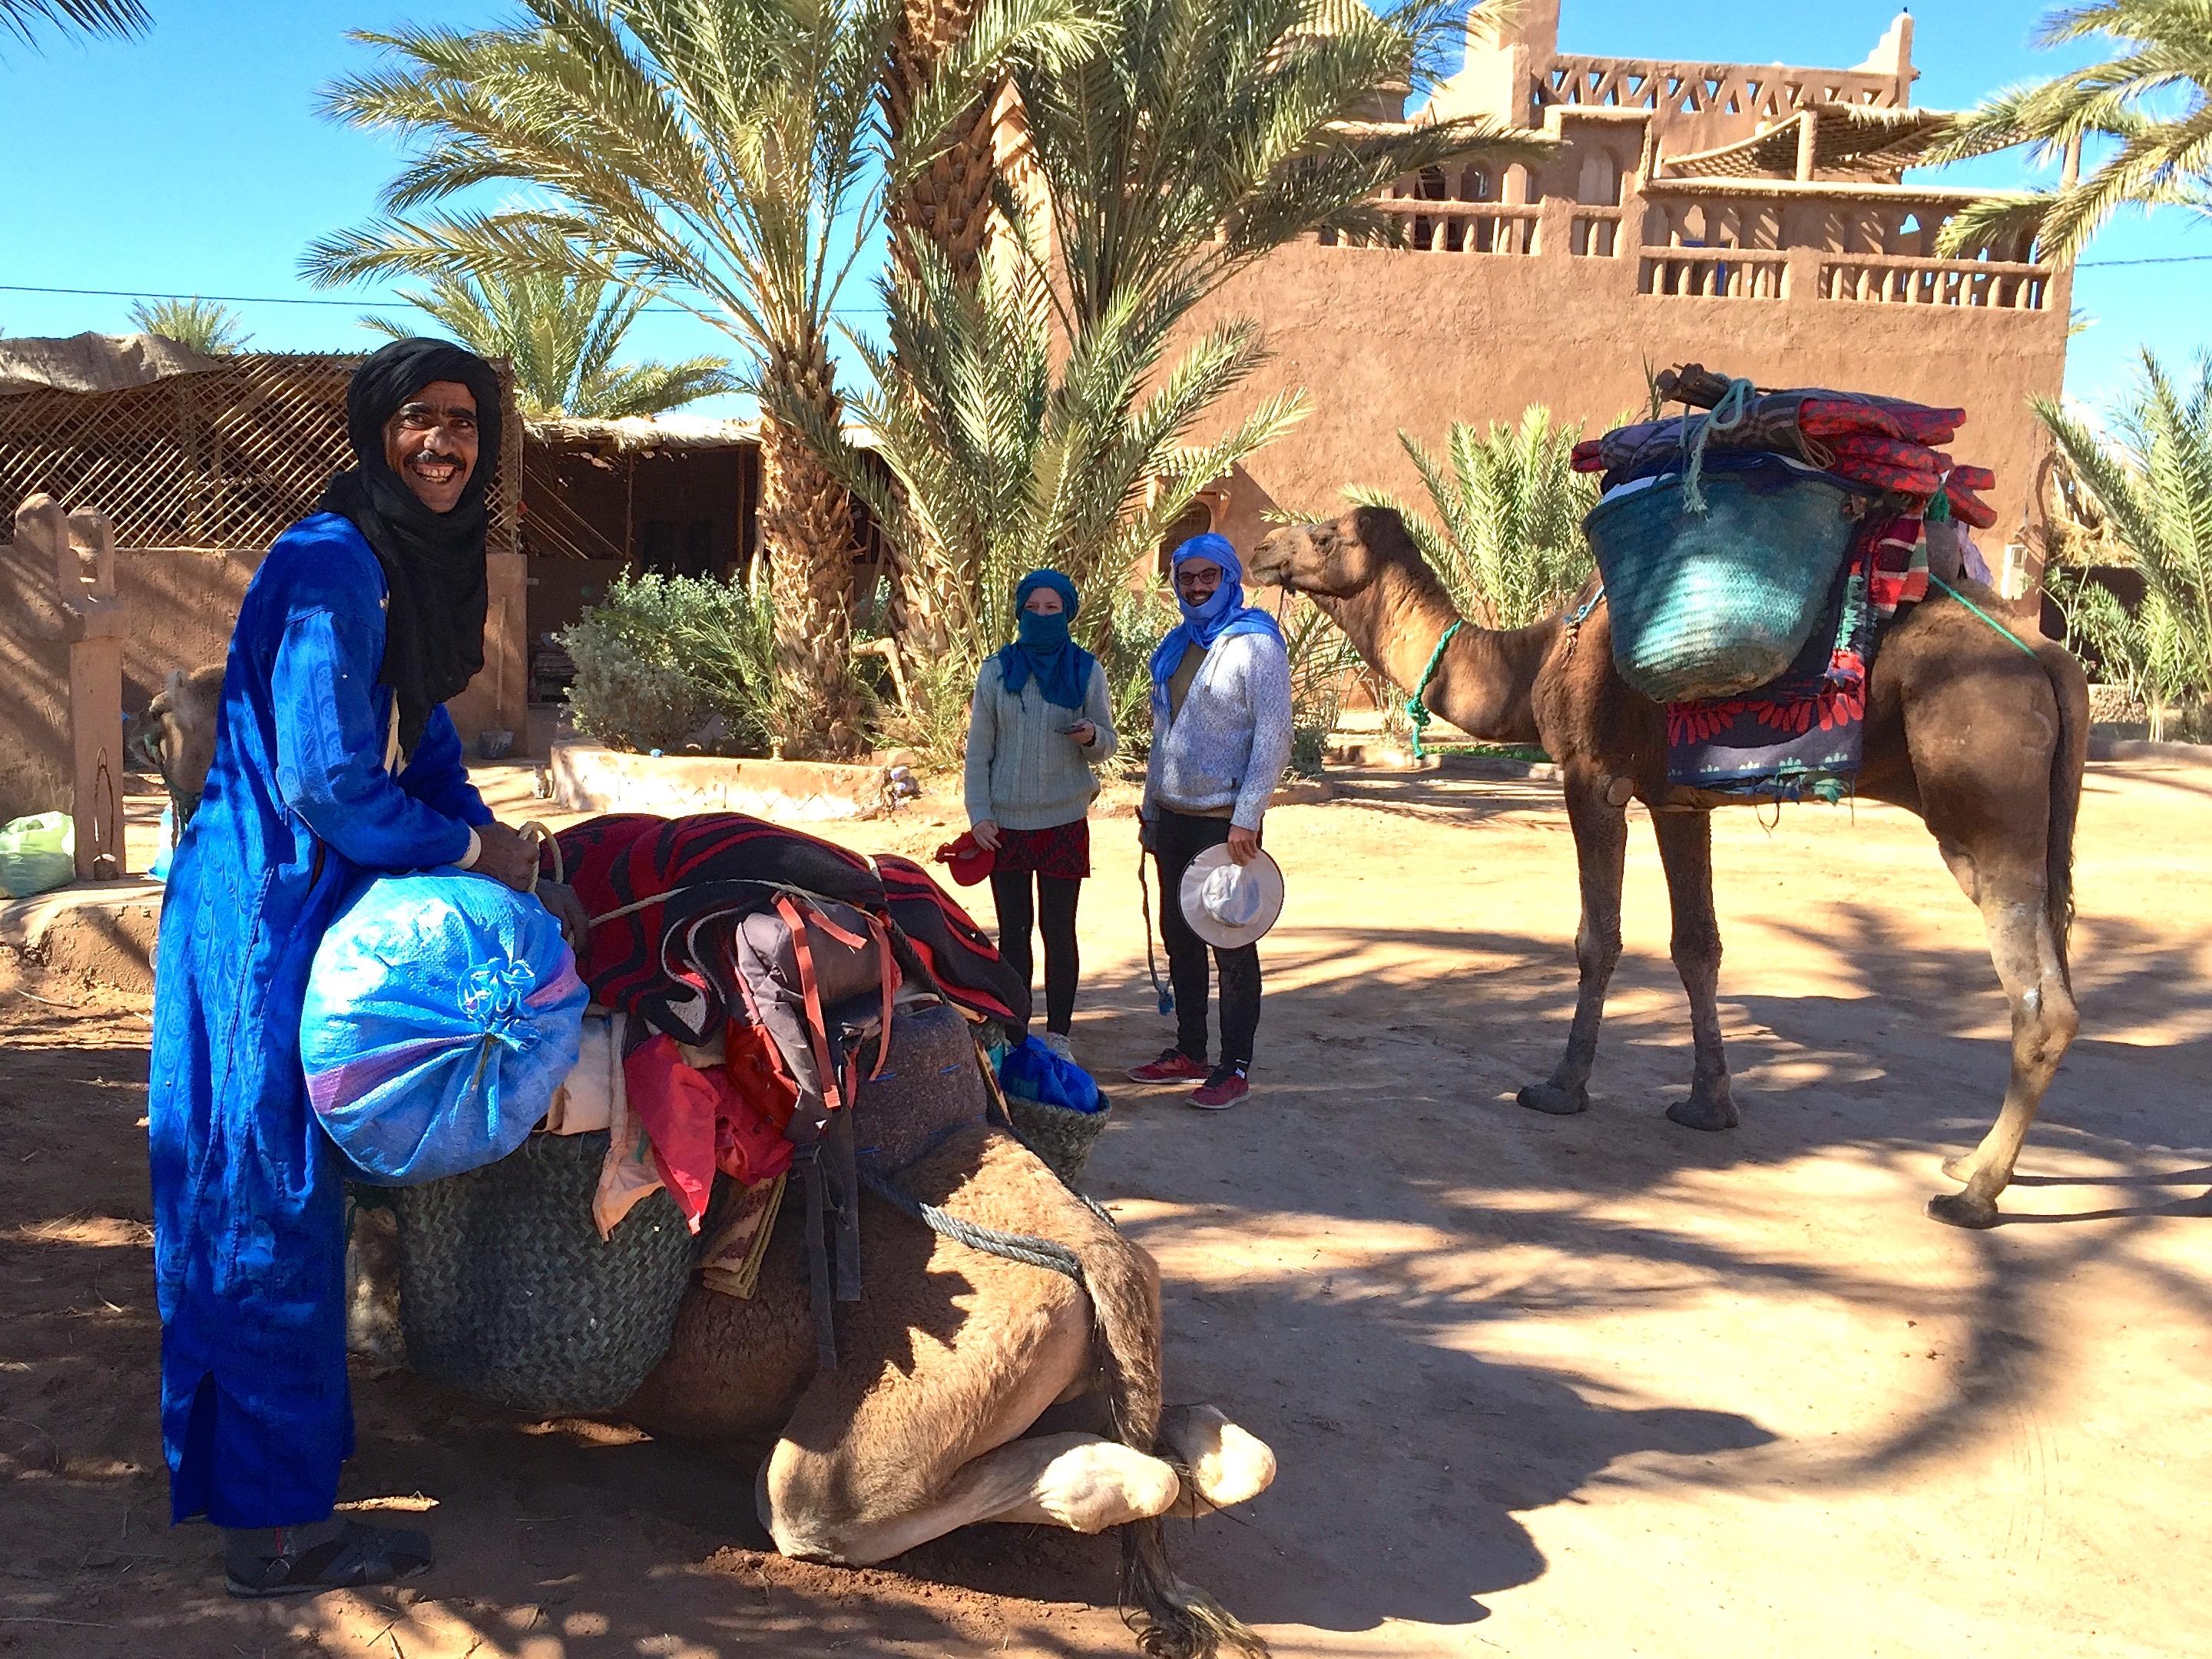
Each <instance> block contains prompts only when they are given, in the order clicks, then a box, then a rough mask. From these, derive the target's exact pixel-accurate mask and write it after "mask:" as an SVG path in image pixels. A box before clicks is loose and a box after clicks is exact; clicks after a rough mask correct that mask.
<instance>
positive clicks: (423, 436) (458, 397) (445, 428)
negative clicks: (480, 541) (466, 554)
mask: <svg viewBox="0 0 2212 1659" xmlns="http://www.w3.org/2000/svg"><path fill="white" fill-rule="evenodd" d="M477 436H478V434H477V400H476V394H475V393H474V392H471V391H470V390H469V389H468V387H466V386H463V385H462V384H461V383H460V382H459V381H458V380H433V381H431V382H430V384H429V385H428V386H424V387H423V388H422V390H421V391H420V392H416V394H415V395H414V396H413V397H411V398H409V399H408V400H407V401H406V402H405V403H404V404H401V405H400V406H399V409H398V412H397V413H395V414H394V415H393V416H392V418H391V419H390V420H388V421H386V422H385V423H384V459H385V461H386V464H387V465H390V467H391V468H392V471H394V472H397V473H398V475H399V476H400V477H401V478H402V479H404V481H405V482H406V484H407V487H408V488H409V489H411V490H413V491H414V492H415V493H416V495H418V496H419V497H421V498H422V505H423V506H425V507H428V508H429V509H430V510H431V511H432V512H433V513H450V512H452V511H453V507H455V505H456V504H457V503H458V502H459V501H460V499H461V491H462V489H464V488H465V487H466V486H467V484H468V482H469V475H470V474H471V473H472V472H474V471H476V470H477Z"/></svg>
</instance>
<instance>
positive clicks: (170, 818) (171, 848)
mask: <svg viewBox="0 0 2212 1659" xmlns="http://www.w3.org/2000/svg"><path fill="white" fill-rule="evenodd" d="M176 856H177V809H176V808H175V807H173V806H164V807H163V808H162V809H161V845H160V847H159V848H157V849H156V850H155V854H154V861H153V863H151V864H149V865H148V866H146V873H147V875H148V876H149V878H152V879H153V880H155V881H167V880H168V878H169V866H170V865H171V864H172V863H173V862H174V861H175V860H176Z"/></svg>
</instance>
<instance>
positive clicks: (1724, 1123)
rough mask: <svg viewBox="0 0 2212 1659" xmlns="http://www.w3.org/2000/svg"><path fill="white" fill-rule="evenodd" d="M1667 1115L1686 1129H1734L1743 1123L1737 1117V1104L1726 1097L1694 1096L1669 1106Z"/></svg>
mask: <svg viewBox="0 0 2212 1659" xmlns="http://www.w3.org/2000/svg"><path fill="white" fill-rule="evenodd" d="M1667 1115H1668V1117H1670V1118H1672V1119H1674V1121H1675V1122H1677V1123H1679V1124H1680V1125H1681V1126H1682V1127H1684V1128H1686V1129H1733V1128H1735V1126H1736V1125H1737V1124H1738V1123H1741V1121H1743V1120H1742V1119H1741V1117H1739V1116H1738V1115H1736V1109H1735V1102H1734V1101H1733V1100H1730V1099H1729V1097H1727V1096H1726V1095H1723V1096H1722V1097H1720V1098H1719V1099H1717V1100H1700V1099H1699V1098H1698V1097H1697V1096H1695V1095H1692V1096H1691V1097H1689V1098H1688V1099H1687V1100H1678V1101H1676V1102H1675V1103H1674V1104H1673V1105H1672V1106H1669V1107H1668V1109H1667Z"/></svg>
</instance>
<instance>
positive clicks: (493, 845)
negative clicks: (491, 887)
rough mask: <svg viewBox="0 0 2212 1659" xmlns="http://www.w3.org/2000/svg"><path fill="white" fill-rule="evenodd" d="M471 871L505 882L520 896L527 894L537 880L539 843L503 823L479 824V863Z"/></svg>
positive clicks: (473, 865)
mask: <svg viewBox="0 0 2212 1659" xmlns="http://www.w3.org/2000/svg"><path fill="white" fill-rule="evenodd" d="M469 867H470V868H471V870H480V871H482V872H483V873H484V874H485V875H488V876H489V877H490V878H492V879H493V880H495V881H503V882H505V883H506V884H507V885H508V886H509V887H512V888H513V889H514V890H515V891H516V892H518V893H526V892H528V891H529V890H530V884H531V883H532V882H534V881H536V880H537V879H538V843H537V842H534V841H532V839H531V838H530V837H529V836H526V835H524V834H523V833H522V832H521V831H520V830H519V829H508V828H507V826H506V825H505V824H503V823H480V824H478V825H477V861H476V862H475V863H474V864H472V865H471V866H469Z"/></svg>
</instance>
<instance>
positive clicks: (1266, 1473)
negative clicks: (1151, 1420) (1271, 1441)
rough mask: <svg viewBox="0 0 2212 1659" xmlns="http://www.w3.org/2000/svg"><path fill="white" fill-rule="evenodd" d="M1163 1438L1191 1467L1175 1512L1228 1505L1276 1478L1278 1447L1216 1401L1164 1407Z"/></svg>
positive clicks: (1195, 1513)
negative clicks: (1214, 1404) (1223, 1410)
mask: <svg viewBox="0 0 2212 1659" xmlns="http://www.w3.org/2000/svg"><path fill="white" fill-rule="evenodd" d="M1160 1443H1161V1444H1163V1445H1164V1446H1166V1447H1168V1448H1169V1449H1170V1450H1172V1451H1173V1452H1174V1453H1175V1455H1176V1456H1177V1457H1179V1458H1181V1459H1182V1464H1183V1467H1184V1468H1186V1469H1188V1471H1189V1472H1190V1478H1189V1479H1188V1480H1186V1481H1185V1482H1184V1483H1183V1490H1182V1496H1181V1497H1179V1498H1177V1499H1176V1506H1175V1509H1174V1510H1173V1511H1172V1513H1174V1514H1176V1515H1181V1516H1200V1515H1204V1514H1206V1512H1208V1511H1209V1510H1222V1509H1227V1508H1228V1507H1229V1506H1230V1505H1231V1504H1242V1503H1244V1502H1246V1501H1247V1500H1248V1499H1250V1498H1257V1497H1258V1496H1259V1495H1260V1494H1261V1492H1265V1491H1267V1488H1268V1487H1269V1486H1273V1484H1274V1481H1275V1454H1274V1451H1273V1449H1272V1448H1270V1447H1269V1446H1268V1445H1267V1443H1266V1442H1265V1441H1263V1440H1261V1438H1260V1437H1258V1436H1257V1435H1255V1434H1253V1433H1251V1432H1250V1431H1248V1430H1246V1429H1244V1428H1242V1427H1240V1426H1239V1425H1237V1424H1235V1423H1232V1422H1231V1421H1230V1420H1229V1419H1227V1418H1226V1417H1225V1416H1223V1415H1222V1414H1221V1413H1220V1411H1219V1410H1218V1409H1217V1408H1216V1407H1212V1406H1170V1407H1169V1408H1168V1409H1167V1410H1166V1411H1164V1412H1163V1413H1160Z"/></svg>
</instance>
